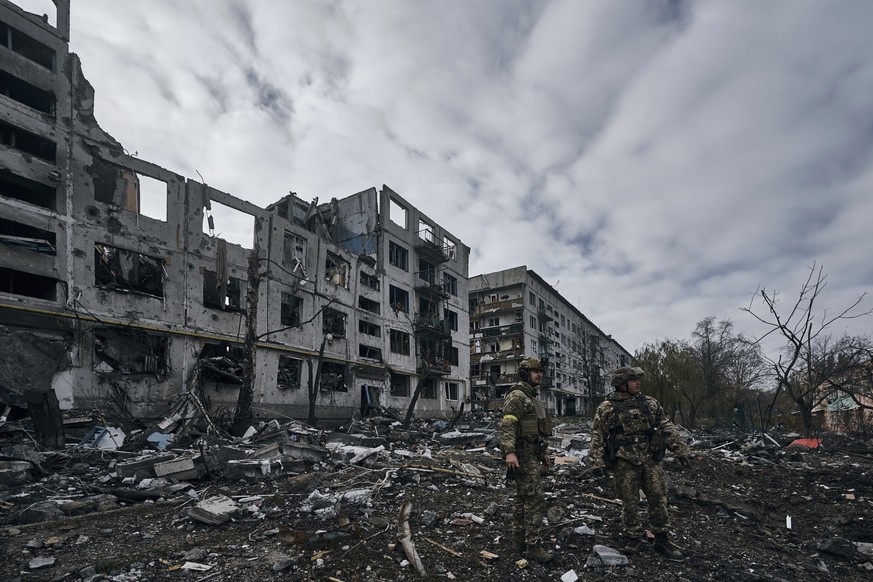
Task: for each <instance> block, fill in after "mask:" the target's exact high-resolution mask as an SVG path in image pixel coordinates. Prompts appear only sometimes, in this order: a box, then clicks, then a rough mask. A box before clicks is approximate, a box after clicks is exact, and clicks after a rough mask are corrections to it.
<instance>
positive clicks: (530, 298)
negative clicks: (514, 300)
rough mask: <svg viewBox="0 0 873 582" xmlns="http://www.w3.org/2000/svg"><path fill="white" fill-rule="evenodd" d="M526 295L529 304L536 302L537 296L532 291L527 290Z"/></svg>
mask: <svg viewBox="0 0 873 582" xmlns="http://www.w3.org/2000/svg"><path fill="white" fill-rule="evenodd" d="M527 297H528V303H530V304H531V305H536V304H537V296H536V295H535V294H534V292H533V291H529V292H528V296H527Z"/></svg>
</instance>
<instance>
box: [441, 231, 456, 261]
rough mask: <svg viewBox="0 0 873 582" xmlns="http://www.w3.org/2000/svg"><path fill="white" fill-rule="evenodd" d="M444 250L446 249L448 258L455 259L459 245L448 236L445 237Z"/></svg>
mask: <svg viewBox="0 0 873 582" xmlns="http://www.w3.org/2000/svg"><path fill="white" fill-rule="evenodd" d="M443 249H445V253H446V256H447V257H448V258H450V259H454V258H455V254H456V253H457V250H456V249H457V245H456V244H455V241H453V240H452V239H450V238H449V237H447V236H446V237H443Z"/></svg>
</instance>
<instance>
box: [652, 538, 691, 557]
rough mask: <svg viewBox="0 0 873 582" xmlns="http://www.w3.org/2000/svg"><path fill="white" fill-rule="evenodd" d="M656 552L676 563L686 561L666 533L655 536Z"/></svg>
mask: <svg viewBox="0 0 873 582" xmlns="http://www.w3.org/2000/svg"><path fill="white" fill-rule="evenodd" d="M655 551H656V552H658V553H659V554H661V555H662V556H664V557H665V558H667V559H668V560H673V561H674V562H682V561H684V560H685V556H684V555H682V552H680V551H679V549H678V548H677V547H676V546H675V545H673V544H672V543H671V542H670V538H669V537H668V536H667V534H666V533H665V532H661V533H657V534H655Z"/></svg>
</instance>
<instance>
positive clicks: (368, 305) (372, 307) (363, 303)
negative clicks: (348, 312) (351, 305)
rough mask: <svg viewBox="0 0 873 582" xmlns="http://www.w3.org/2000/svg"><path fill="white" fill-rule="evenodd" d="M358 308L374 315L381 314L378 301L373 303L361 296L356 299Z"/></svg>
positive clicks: (380, 306)
mask: <svg viewBox="0 0 873 582" xmlns="http://www.w3.org/2000/svg"><path fill="white" fill-rule="evenodd" d="M358 307H360V308H361V309H365V310H367V311H369V312H370V313H375V314H376V315H379V314H380V313H382V305H381V304H380V303H379V302H378V301H373V300H372V299H367V298H366V297H363V296H359V297H358Z"/></svg>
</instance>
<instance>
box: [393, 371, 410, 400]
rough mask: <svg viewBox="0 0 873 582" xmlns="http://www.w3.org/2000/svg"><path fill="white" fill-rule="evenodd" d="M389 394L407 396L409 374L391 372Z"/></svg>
mask: <svg viewBox="0 0 873 582" xmlns="http://www.w3.org/2000/svg"><path fill="white" fill-rule="evenodd" d="M391 396H409V376H407V375H405V374H395V373H394V372H392V373H391Z"/></svg>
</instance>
